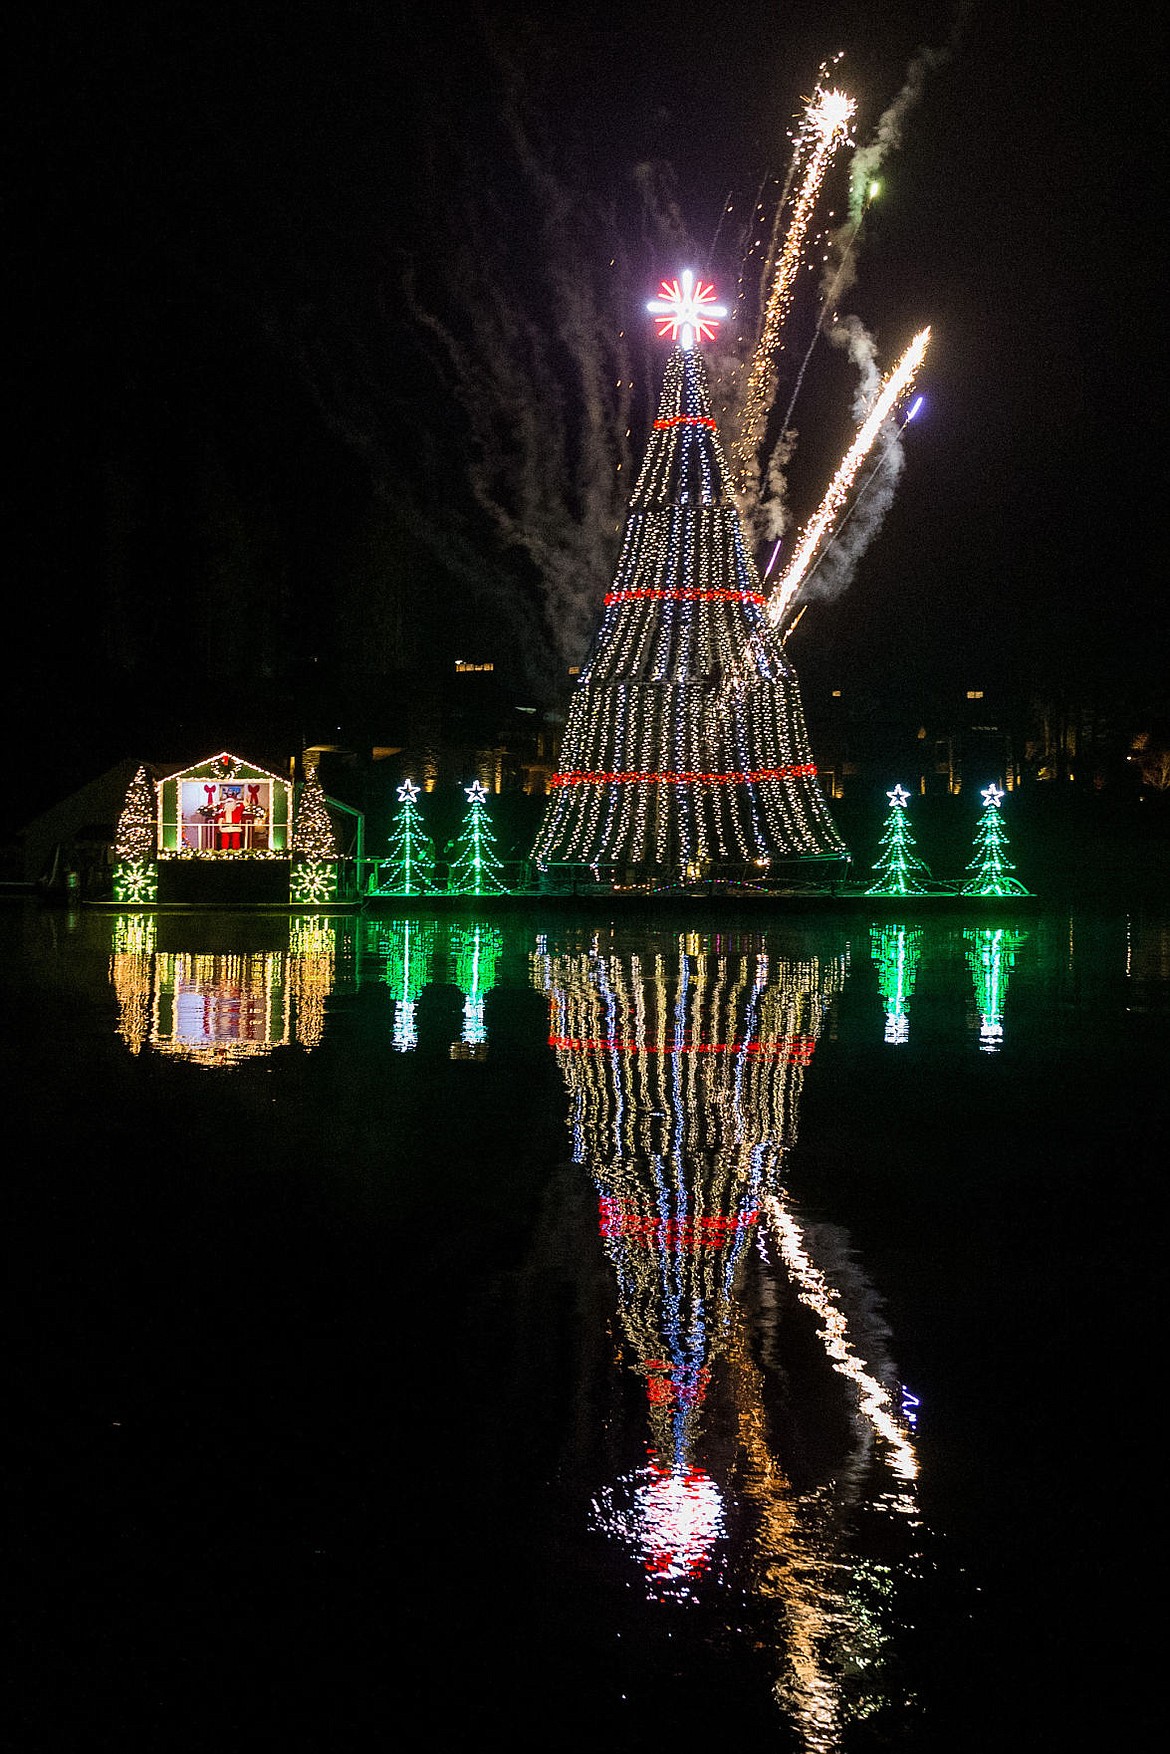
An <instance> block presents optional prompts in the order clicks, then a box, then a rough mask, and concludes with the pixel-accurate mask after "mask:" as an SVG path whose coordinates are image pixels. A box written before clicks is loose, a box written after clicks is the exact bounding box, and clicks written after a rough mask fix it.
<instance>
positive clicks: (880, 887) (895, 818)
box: [865, 786, 930, 895]
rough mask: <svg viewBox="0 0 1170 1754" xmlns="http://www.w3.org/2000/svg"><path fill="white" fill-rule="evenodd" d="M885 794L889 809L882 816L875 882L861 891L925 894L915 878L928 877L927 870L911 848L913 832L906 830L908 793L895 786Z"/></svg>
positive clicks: (872, 893) (887, 893)
mask: <svg viewBox="0 0 1170 1754" xmlns="http://www.w3.org/2000/svg"><path fill="white" fill-rule="evenodd" d="M886 797H887V798H888V799H889V800H890V813H889V815H888V816H887V817H886V825H885V827H884V828H883V830H882V838H881V840H880V842H879V843H878V846H879V850H878V857H877V862H876V864H875V865H874V872H875V874H876V876H877V882H876V883H871V884H870V886H869V888H868V889H867V890H866V892H865V893H866V894H867V895H925V894H926V891H925V889H924V888H923V887H922V884H921V883H920V882H919V881H918V879H919V877H925V878H927V879H929V877H930V872H929V871H928V870H927V868H926V866H925V865H924V864H923V862H922V860H921V859H920V858H918V857H917V856H916V855H915V853H914V851H913V847H914V836H913V835H912V834H911V833H910V823H909V820H908V818H907V815H906V805H907V802H908V801H909V797H910V794H909V792H907V791H906V790H905V789H904V788H903V787H902V786H895V787H894V789H893V791H892V792H887V793H886Z"/></svg>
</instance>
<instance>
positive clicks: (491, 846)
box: [447, 780, 508, 895]
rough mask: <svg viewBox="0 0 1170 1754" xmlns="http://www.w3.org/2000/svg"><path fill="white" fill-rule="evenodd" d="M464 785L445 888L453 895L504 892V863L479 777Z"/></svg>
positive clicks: (505, 892)
mask: <svg viewBox="0 0 1170 1754" xmlns="http://www.w3.org/2000/svg"><path fill="white" fill-rule="evenodd" d="M463 789H464V791H465V792H466V793H467V806H468V807H467V815H466V816H465V817H464V818H463V824H462V827H461V828H460V830H459V833H458V835H457V836H456V838H455V856H454V858H453V859H452V861H451V868H450V872H449V875H448V878H447V888H448V891H449V892H450V893H451V894H452V895H507V894H508V889H507V886H506V885H505V883H504V870H503V866H502V865H501V864H500V860H499V857H498V855H497V853H496V850H495V836H494V835H493V833H492V825H491V823H490V821H489V820H488V814H487V809H486V807H485V804H484V799H485V798H486V797H487V790H486V788H485V787H484V786H483V785H481V784H480V782H479V780H473V781H472V783H471V785H469V786H465V787H464V788H463Z"/></svg>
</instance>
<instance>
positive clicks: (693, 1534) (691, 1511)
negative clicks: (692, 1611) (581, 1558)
mask: <svg viewBox="0 0 1170 1754" xmlns="http://www.w3.org/2000/svg"><path fill="white" fill-rule="evenodd" d="M623 1488H624V1490H625V1491H627V1492H628V1493H629V1494H630V1497H631V1500H632V1503H631V1507H630V1508H629V1509H628V1510H623V1509H619V1508H618V1506H617V1504H616V1498H617V1494H618V1492H619V1491H621V1490H622V1489H623ZM592 1508H593V1516H594V1524H595V1527H596V1528H597V1529H599V1530H600V1532H601V1533H603V1534H606V1535H616V1536H618V1537H620V1538H621V1539H622V1540H623V1541H625V1542H626V1543H627V1545H628V1546H630V1547H631V1548H632V1549H633V1550H634V1551H635V1552H636V1553H637V1554H638V1556H639V1558H640V1560H641V1562H642V1567H643V1570H644V1571H645V1573H646V1577H647V1581H648V1585H649V1594H650V1597H651V1599H652V1600H665V1599H667V1598H674V1599H676V1600H686V1599H687V1598H688V1597H689V1596H690V1594H691V1592H690V1589H689V1587H688V1585H689V1584H690V1583H691V1582H693V1581H694V1580H696V1579H698V1578H700V1577H702V1576H704V1574H705V1573H707V1572H709V1571H710V1570H711V1561H712V1556H713V1553H714V1550H715V1544H716V1542H717V1541H718V1540H719V1538H720V1536H721V1535H722V1534H723V1533H724V1527H725V1525H724V1509H723V1498H722V1495H721V1493H720V1491H719V1488H718V1486H716V1484H715V1482H714V1480H712V1478H711V1476H710V1475H709V1474H707V1473H704V1471H703V1469H702V1468H696V1467H693V1466H688V1465H687V1464H685V1463H682V1464H676V1466H674V1467H672V1468H668V1467H664V1466H663V1464H662V1463H661V1462H660V1461H659V1460H658V1458H657V1456H656V1455H655V1454H654V1452H653V1451H652V1450H651V1451H650V1461H649V1463H648V1465H647V1466H646V1467H644V1468H639V1469H638V1471H637V1473H636V1474H632V1475H627V1476H626V1478H625V1479H624V1480H621V1481H619V1482H618V1484H617V1486H616V1487H614V1488H613V1489H612V1490H609V1491H606V1492H604V1493H603V1494H601V1496H600V1497H598V1498H596V1499H594V1501H593V1507H592Z"/></svg>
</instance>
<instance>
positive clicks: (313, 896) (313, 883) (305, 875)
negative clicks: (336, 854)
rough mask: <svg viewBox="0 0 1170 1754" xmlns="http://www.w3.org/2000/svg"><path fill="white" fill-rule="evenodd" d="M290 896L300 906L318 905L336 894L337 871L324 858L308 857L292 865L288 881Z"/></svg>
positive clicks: (328, 900)
mask: <svg viewBox="0 0 1170 1754" xmlns="http://www.w3.org/2000/svg"><path fill="white" fill-rule="evenodd" d="M289 887H290V890H291V898H292V900H293V901H294V902H297V903H299V904H300V905H301V906H302V907H320V906H321V905H322V904H323V903H325V902H330V901H333V900H334V899H335V897H336V895H337V872H336V870H335V869H334V867H333V865H331V864H330V863H328V862H327V861H325V860H318V859H309V860H307V861H306V862H305V863H304V864H303V865H294V866H293V869H292V877H291V881H290V886H289Z"/></svg>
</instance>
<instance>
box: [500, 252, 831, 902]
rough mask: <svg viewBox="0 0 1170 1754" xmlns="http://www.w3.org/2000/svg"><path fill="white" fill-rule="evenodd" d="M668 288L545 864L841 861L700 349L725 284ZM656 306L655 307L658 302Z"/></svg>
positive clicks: (720, 868)
mask: <svg viewBox="0 0 1170 1754" xmlns="http://www.w3.org/2000/svg"><path fill="white" fill-rule="evenodd" d="M681 281H682V284H681V285H680V284H678V283H665V284H664V286H663V289H662V293H663V296H662V298H661V299H660V300H659V301H656V303H657V304H658V305H659V306H660V307H661V316H660V321H661V322H662V327H663V329H664V330H665V332H669V333H671V334H672V335H673V336H674V337H676V338H677V339H678V340H679V343H680V344H679V345H678V346H677V347H676V348H675V350H674V352H673V353H672V354H671V356H670V358H669V360H668V362H667V366H666V372H665V377H664V380H663V388H662V398H661V403H660V406H659V410H658V417H657V419H656V420H655V423H654V428H653V431H652V433H651V436H650V442H649V446H648V448H647V452H646V457H645V460H644V462H643V465H642V470H641V474H640V475H639V478H638V483H637V486H636V488H635V490H634V494H633V497H632V499H631V502H630V512H629V516H628V518H627V521H626V527H625V534H624V537H623V540H622V548H621V554H620V557H619V560H618V565H617V571H616V575H615V579H614V584H613V588H612V590H610V591H609V592H607V594H606V597H605V604H604V614H603V618H602V623H601V629H600V633H599V635H598V639H597V642H596V646H595V649H594V652H593V655H592V656H591V657H590V658H589V660H588V661H587V662H586V663H585V665H584V666H583V667H582V670H581V674H580V678H579V680H578V683H577V687H576V689H575V692H574V694H573V698H572V701H571V702H570V706H569V714H568V722H567V724H566V727H565V733H564V738H563V741H562V745H561V753H560V764H559V770H558V772H557V773H556V774H554V775H553V777H552V781H551V784H550V788H549V790H550V796H549V800H548V803H547V805H546V808H545V814H544V819H543V822H542V824H541V828H540V832H539V834H538V836H537V839H536V844H535V847H534V849H533V856H534V858H535V860H536V862H537V864H538V865H540V866H541V867H542V868H545V867H547V866H549V865H557V864H588V865H594V866H596V865H598V864H600V863H604V864H607V865H617V866H622V867H642V868H647V867H649V868H651V869H652V870H653V872H654V874H655V876H656V877H657V879H658V880H661V879H662V878H664V877H667V878H669V876H670V875H671V874H672V873H678V872H683V873H685V874H686V875H688V876H691V875H695V874H704V875H714V876H717V877H718V876H720V875H726V876H727V877H728V878H732V877H735V878H738V879H740V880H742V878H743V877H744V876H745V875H746V874H747V868H748V867H754V868H755V869H754V871H753V872H752V874H753V875H756V876H758V874H759V868H760V867H764V868H767V867H768V866H769V865H770V864H772V862H773V861H777V860H783V859H785V858H792V857H802V858H841V857H843V856H844V853H845V848H844V845H843V843H842V841H841V839H840V836H839V835H838V834H837V831H836V829H835V827H834V826H833V823H832V821H831V819H830V817H829V813H828V809H827V807H826V804H825V800H824V797H823V795H822V793H821V790H820V786H819V784H818V782H817V770H816V766H815V763H814V762H813V759H812V754H811V751H810V749H809V745H808V736H807V733H806V730H805V725H804V713H803V709H802V706H801V701H800V693H799V689H798V686H797V682H796V678H795V676H794V675H793V673H792V670H791V667H790V666H789V664H788V661H787V659H786V657H785V655H784V652H783V649H782V647H781V644H780V641H779V637H778V635H777V634H776V633H774V631H773V629H772V627H771V626H770V624H769V622H768V619H767V614H766V608H765V599H764V596H763V593H762V591H761V590H760V580H759V576H758V574H757V571H756V568H755V564H754V562H753V561H752V559H751V557H750V555H749V553H748V551H747V547H746V544H745V541H744V536H743V529H742V526H741V523H740V519H739V514H738V512H737V511H736V508H735V504H734V502H733V500H732V497H731V491H730V485H729V478H728V470H727V464H726V460H725V458H724V455H723V450H722V446H721V444H720V440H719V435H718V432H717V430H716V426H715V421H714V418H713V417H712V414H711V409H710V399H709V391H708V385H707V375H706V370H705V367H704V365H703V362H702V359H701V357H700V355H699V351H698V348H697V346H696V345H695V342H696V341H697V340H699V339H702V338H704V336H705V335H707V334H708V333H713V331H714V322H713V319H714V317H715V315H716V314H718V313H717V309H716V307H714V306H713V305H712V304H711V302H710V301H711V296H712V294H711V289H710V288H709V287H704V286H703V285H702V283H698V285H697V286H696V285H694V284H693V283H692V281H691V280H690V279H688V277H686V276H683V277H681ZM652 308H653V307H652Z"/></svg>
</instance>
